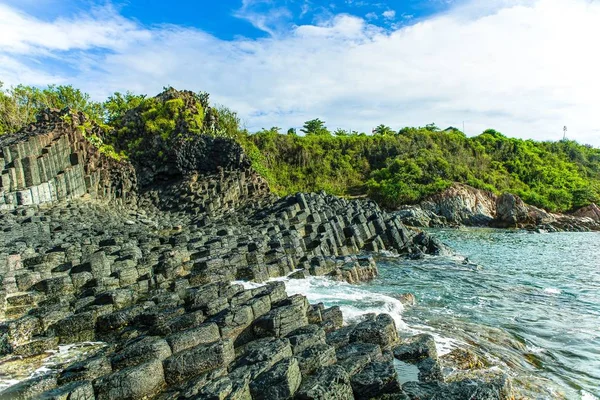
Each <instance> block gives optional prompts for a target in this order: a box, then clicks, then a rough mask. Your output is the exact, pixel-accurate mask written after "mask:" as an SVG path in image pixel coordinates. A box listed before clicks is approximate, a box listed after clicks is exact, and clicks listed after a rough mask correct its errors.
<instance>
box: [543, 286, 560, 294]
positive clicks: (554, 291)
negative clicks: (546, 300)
mask: <svg viewBox="0 0 600 400" xmlns="http://www.w3.org/2000/svg"><path fill="white" fill-rule="evenodd" d="M544 293H548V294H561V293H562V290H560V289H557V288H552V287H549V288H545V289H544Z"/></svg>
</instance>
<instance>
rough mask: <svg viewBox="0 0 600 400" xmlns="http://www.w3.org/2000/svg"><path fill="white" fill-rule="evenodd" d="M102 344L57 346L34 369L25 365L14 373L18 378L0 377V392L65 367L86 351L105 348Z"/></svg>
mask: <svg viewBox="0 0 600 400" xmlns="http://www.w3.org/2000/svg"><path fill="white" fill-rule="evenodd" d="M105 345H106V344H105V343H102V342H81V343H75V344H69V345H64V346H59V347H58V349H53V350H48V351H46V354H48V357H47V358H46V359H45V360H43V362H42V364H41V365H40V366H39V367H38V368H37V369H36V368H35V366H33V365H29V364H27V363H25V364H24V365H23V366H22V368H20V369H19V370H17V371H16V374H17V375H18V376H12V375H4V376H0V391H2V390H4V389H6V388H8V387H10V386H13V385H16V384H17V383H19V382H21V381H23V380H25V379H28V378H34V377H37V376H41V375H46V374H48V373H50V372H52V371H54V370H55V369H56V366H58V365H65V364H68V363H70V362H72V361H75V360H76V359H77V357H78V356H81V355H83V354H87V353H88V351H94V350H95V349H98V348H100V347H103V346H105Z"/></svg>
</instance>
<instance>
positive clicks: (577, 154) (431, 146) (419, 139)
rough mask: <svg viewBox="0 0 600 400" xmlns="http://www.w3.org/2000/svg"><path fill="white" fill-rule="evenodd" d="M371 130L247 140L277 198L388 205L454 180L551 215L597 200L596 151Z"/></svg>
mask: <svg viewBox="0 0 600 400" xmlns="http://www.w3.org/2000/svg"><path fill="white" fill-rule="evenodd" d="M376 131H377V132H376V134H375V135H372V136H369V135H364V134H352V133H346V134H343V135H339V134H336V136H332V135H306V136H303V137H300V136H294V135H279V134H277V132H275V131H273V130H268V131H267V130H263V131H261V132H258V133H257V134H255V135H252V136H250V139H251V141H252V142H254V143H255V144H256V146H257V147H258V149H259V151H260V153H261V154H262V155H263V164H264V168H265V169H267V170H269V171H270V173H271V176H272V178H271V181H270V183H271V185H272V188H273V189H274V190H275V191H276V192H278V193H280V194H286V193H291V192H294V191H315V190H326V191H328V192H331V193H334V194H338V195H350V196H354V195H369V196H370V197H372V198H373V199H375V200H377V201H378V202H380V203H381V204H383V205H385V206H387V207H392V208H393V207H396V206H398V205H401V204H407V203H414V202H417V201H419V200H422V199H423V198H424V197H426V196H428V195H431V194H433V193H437V192H440V191H442V190H444V189H445V188H447V187H449V186H450V185H451V184H452V183H453V182H460V183H466V184H469V185H471V186H474V187H476V188H479V189H485V190H490V191H493V192H496V193H501V192H511V193H515V194H517V195H519V196H521V197H522V198H523V200H524V201H525V202H527V203H529V204H533V205H537V206H539V207H543V208H545V209H548V210H551V211H566V210H570V209H572V208H576V207H580V206H583V205H586V204H589V203H591V202H598V201H599V200H600V149H595V148H592V147H589V146H582V145H579V144H577V143H576V142H573V141H561V142H535V141H532V140H521V139H514V138H508V137H506V136H504V135H502V134H500V133H499V132H496V131H494V130H487V131H485V132H484V133H483V134H481V135H479V136H476V137H472V138H467V137H466V136H465V135H464V134H463V133H462V132H460V131H458V130H457V129H454V128H450V129H447V130H445V131H440V130H439V129H438V128H437V127H436V126H435V125H433V124H430V125H427V126H426V127H424V128H404V129H401V130H400V131H399V132H397V133H396V132H393V131H391V129H390V128H388V127H385V126H384V125H382V126H380V127H378V128H377V129H376Z"/></svg>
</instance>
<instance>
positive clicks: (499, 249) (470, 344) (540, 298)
mask: <svg viewBox="0 0 600 400" xmlns="http://www.w3.org/2000/svg"><path fill="white" fill-rule="evenodd" d="M431 233H432V234H433V235H435V236H437V237H438V238H440V239H441V240H442V241H444V242H445V243H447V244H448V245H449V246H451V247H452V248H453V249H454V251H455V252H456V254H455V255H453V256H449V257H448V256H445V257H427V258H425V259H422V260H406V259H403V258H399V257H391V256H390V257H378V267H379V272H380V275H379V277H378V278H377V279H376V280H374V281H372V282H370V283H367V284H362V285H359V286H356V285H348V284H346V283H340V282H333V281H331V280H328V279H326V278H309V279H302V280H288V281H286V287H287V291H288V293H289V294H294V293H301V294H304V295H306V296H307V297H308V299H309V300H310V302H312V303H314V302H323V303H324V304H325V305H327V306H333V305H338V306H340V307H341V309H342V311H343V312H344V316H345V318H346V319H347V320H348V321H352V320H356V319H358V318H359V317H360V316H361V315H362V314H365V313H372V312H375V313H381V312H385V313H389V314H391V315H392V317H394V319H395V321H396V324H397V326H398V328H399V329H400V334H401V335H404V336H407V335H410V334H414V333H418V332H427V333H431V334H432V335H433V336H434V337H435V339H436V344H437V346H438V350H439V351H440V353H441V354H445V353H447V352H449V351H451V350H452V349H453V348H455V347H467V348H469V349H471V350H473V351H475V352H476V353H477V354H479V355H480V356H481V357H484V358H485V359H486V360H487V361H488V362H489V363H491V364H492V365H496V366H498V367H500V368H502V369H503V370H505V371H507V372H508V373H509V374H510V375H511V376H512V378H513V381H514V385H515V386H516V387H517V388H518V390H519V392H520V393H521V394H522V395H524V396H526V397H529V398H534V399H555V398H565V399H585V400H594V399H597V398H598V397H600V234H598V233H552V234H533V233H528V232H525V231H511V230H493V229H460V230H432V231H431ZM402 293H413V294H414V295H415V296H416V299H417V304H416V305H415V306H410V307H408V306H407V307H405V306H403V305H402V303H401V302H400V301H399V300H398V298H399V295H400V294H402Z"/></svg>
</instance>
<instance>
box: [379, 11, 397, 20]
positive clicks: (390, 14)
mask: <svg viewBox="0 0 600 400" xmlns="http://www.w3.org/2000/svg"><path fill="white" fill-rule="evenodd" d="M381 15H382V16H383V18H385V19H394V18H396V11H394V10H387V11H384V12H383V14H381Z"/></svg>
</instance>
